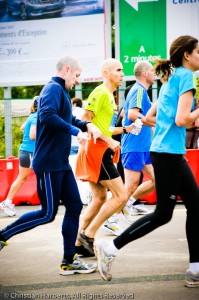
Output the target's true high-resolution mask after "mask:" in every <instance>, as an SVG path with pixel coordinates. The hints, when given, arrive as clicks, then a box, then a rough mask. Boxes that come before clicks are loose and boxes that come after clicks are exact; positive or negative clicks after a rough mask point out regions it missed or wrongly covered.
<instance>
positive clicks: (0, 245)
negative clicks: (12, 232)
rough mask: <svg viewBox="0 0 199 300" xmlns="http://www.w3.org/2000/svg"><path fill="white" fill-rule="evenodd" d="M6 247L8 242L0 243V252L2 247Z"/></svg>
mask: <svg viewBox="0 0 199 300" xmlns="http://www.w3.org/2000/svg"><path fill="white" fill-rule="evenodd" d="M5 246H8V242H4V241H0V251H1V250H2V249H3V247H5Z"/></svg>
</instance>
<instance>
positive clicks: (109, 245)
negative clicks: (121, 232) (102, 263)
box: [105, 241, 119, 256]
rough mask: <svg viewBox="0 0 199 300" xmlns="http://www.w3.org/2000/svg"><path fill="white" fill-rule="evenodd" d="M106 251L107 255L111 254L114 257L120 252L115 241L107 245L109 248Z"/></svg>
mask: <svg viewBox="0 0 199 300" xmlns="http://www.w3.org/2000/svg"><path fill="white" fill-rule="evenodd" d="M105 250H106V251H107V253H111V254H113V255H114V256H116V255H117V252H118V251H119V250H118V249H117V248H116V247H115V245H114V243H113V241H110V242H109V243H108V244H107V247H106V249H105Z"/></svg>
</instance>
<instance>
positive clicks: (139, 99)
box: [121, 82, 152, 154]
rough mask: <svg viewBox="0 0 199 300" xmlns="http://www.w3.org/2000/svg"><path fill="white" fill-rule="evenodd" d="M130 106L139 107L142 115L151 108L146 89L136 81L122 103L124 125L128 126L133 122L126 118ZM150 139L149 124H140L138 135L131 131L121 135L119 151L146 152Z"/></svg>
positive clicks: (150, 129) (150, 130)
mask: <svg viewBox="0 0 199 300" xmlns="http://www.w3.org/2000/svg"><path fill="white" fill-rule="evenodd" d="M132 108H139V109H140V113H141V114H142V115H144V116H146V114H147V112H148V110H149V109H150V108H151V101H150V98H149V96H148V93H147V90H146V89H145V87H144V86H143V85H142V84H140V83H139V82H136V83H135V84H134V85H133V86H132V88H131V89H130V91H129V92H128V95H127V98H126V102H125V105H124V114H125V115H124V119H123V125H124V126H128V125H130V124H132V123H133V121H132V120H129V119H128V111H129V109H132ZM151 141H152V128H151V126H142V129H141V131H140V133H139V134H138V135H134V134H132V133H128V134H123V135H122V139H121V153H122V154H123V153H128V152H148V151H149V148H150V146H151Z"/></svg>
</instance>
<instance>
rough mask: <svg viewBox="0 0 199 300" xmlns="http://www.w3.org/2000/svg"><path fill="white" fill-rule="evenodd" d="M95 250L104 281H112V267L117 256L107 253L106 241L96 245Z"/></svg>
mask: <svg viewBox="0 0 199 300" xmlns="http://www.w3.org/2000/svg"><path fill="white" fill-rule="evenodd" d="M94 248H95V255H96V257H97V260H98V271H99V273H100V275H101V277H102V278H103V279H104V280H106V281H110V280H111V279H112V274H111V267H112V263H113V261H114V259H115V255H113V254H110V253H107V252H106V249H107V242H106V241H102V242H101V243H99V242H98V243H95V245H94Z"/></svg>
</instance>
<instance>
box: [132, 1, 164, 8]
mask: <svg viewBox="0 0 199 300" xmlns="http://www.w3.org/2000/svg"><path fill="white" fill-rule="evenodd" d="M154 1H159V0H126V2H127V3H128V4H129V5H131V6H132V7H133V8H134V9H135V10H138V3H139V2H154Z"/></svg>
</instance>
